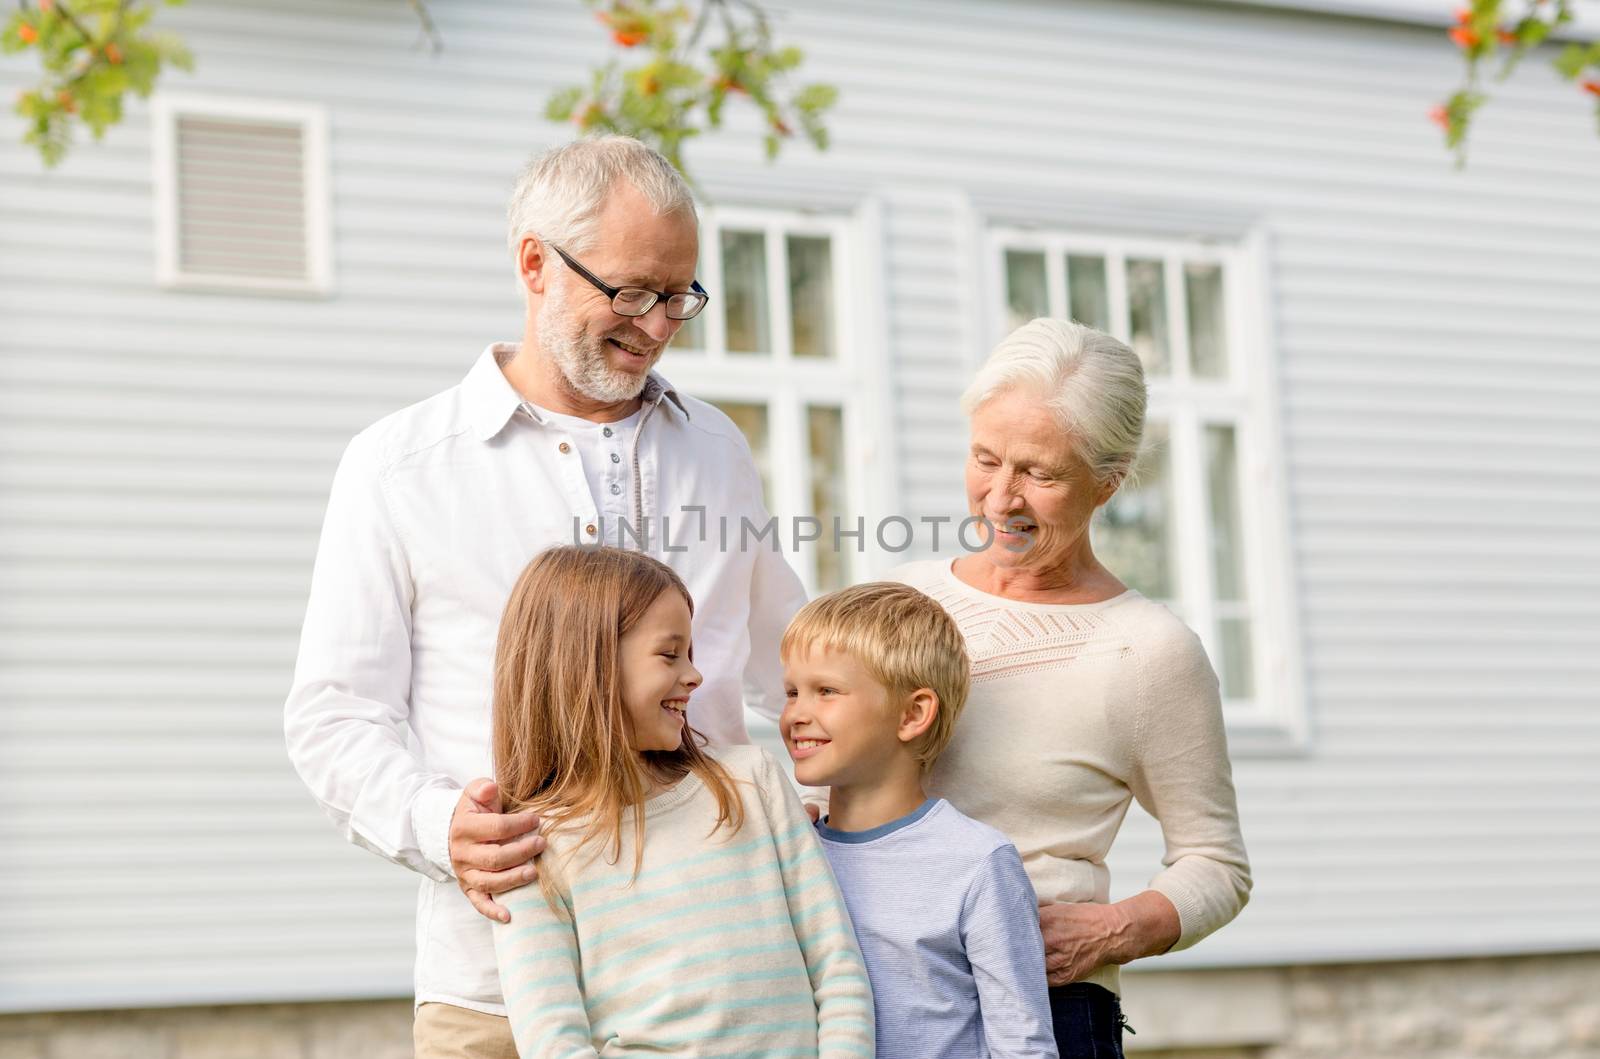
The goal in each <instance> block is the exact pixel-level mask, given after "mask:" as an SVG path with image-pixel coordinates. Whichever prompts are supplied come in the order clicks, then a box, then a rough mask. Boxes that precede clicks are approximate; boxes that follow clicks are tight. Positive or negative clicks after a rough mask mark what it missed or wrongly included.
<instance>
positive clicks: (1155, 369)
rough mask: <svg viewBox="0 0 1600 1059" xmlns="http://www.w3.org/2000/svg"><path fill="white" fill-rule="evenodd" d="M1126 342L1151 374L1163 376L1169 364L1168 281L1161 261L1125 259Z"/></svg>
mask: <svg viewBox="0 0 1600 1059" xmlns="http://www.w3.org/2000/svg"><path fill="white" fill-rule="evenodd" d="M1128 322H1129V330H1130V331H1131V333H1132V340H1131V341H1130V342H1129V343H1128V344H1129V345H1131V346H1132V347H1133V351H1134V352H1135V353H1137V354H1139V359H1140V360H1142V361H1144V370H1145V371H1146V372H1148V373H1149V374H1151V375H1165V374H1167V371H1168V365H1169V363H1170V361H1171V359H1172V358H1171V354H1170V353H1169V352H1168V346H1169V342H1168V336H1167V281H1166V275H1165V270H1164V269H1163V267H1162V264H1161V262H1160V261H1148V260H1140V259H1138V258H1129V259H1128Z"/></svg>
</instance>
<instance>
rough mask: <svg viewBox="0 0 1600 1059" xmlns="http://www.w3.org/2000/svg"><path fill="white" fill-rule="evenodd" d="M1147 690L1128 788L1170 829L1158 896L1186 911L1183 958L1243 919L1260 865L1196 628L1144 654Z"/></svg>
mask: <svg viewBox="0 0 1600 1059" xmlns="http://www.w3.org/2000/svg"><path fill="white" fill-rule="evenodd" d="M1139 683H1140V695H1139V703H1138V709H1137V712H1136V723H1137V728H1136V731H1135V738H1134V755H1135V757H1134V767H1133V770H1132V773H1131V775H1130V776H1129V780H1128V786H1129V787H1130V788H1131V789H1132V791H1133V796H1134V797H1135V798H1137V799H1138V800H1139V804H1140V805H1141V806H1143V807H1144V809H1145V811H1147V812H1148V813H1149V814H1150V815H1151V816H1153V817H1155V819H1156V821H1157V822H1158V823H1159V824H1160V825H1161V835H1162V838H1163V839H1164V840H1165V843H1166V853H1165V855H1164V856H1163V857H1162V858H1161V863H1162V864H1163V865H1165V870H1164V871H1162V872H1161V873H1160V874H1158V875H1157V876H1156V877H1155V878H1153V879H1151V880H1150V888H1151V889H1152V890H1155V891H1156V892H1158V893H1160V894H1163V895H1164V896H1165V897H1166V898H1167V899H1168V900H1169V901H1171V902H1172V904H1173V907H1175V908H1176V909H1177V910H1178V922H1179V924H1180V926H1181V933H1180V935H1179V938H1178V941H1177V943H1176V944H1174V945H1173V946H1172V950H1171V951H1174V952H1175V951H1177V950H1179V949H1185V948H1188V947H1189V946H1190V945H1193V944H1194V943H1195V942H1197V941H1199V940H1200V939H1201V938H1203V937H1205V936H1206V935H1207V934H1210V933H1211V932H1212V931H1214V930H1216V929H1217V928H1219V927H1221V926H1223V925H1224V924H1225V923H1227V922H1229V921H1230V920H1232V919H1233V917H1235V916H1237V915H1238V914H1239V910H1240V909H1242V908H1243V907H1244V905H1245V902H1246V901H1247V900H1249V897H1250V861H1249V858H1248V857H1247V856H1246V854H1245V849H1244V837H1243V836H1242V835H1241V834H1240V832H1239V806H1238V802H1237V800H1236V798H1235V796H1234V790H1233V769H1232V766H1231V765H1230V764H1229V761H1228V737H1227V733H1226V731H1225V730H1224V728H1223V722H1222V697H1221V693H1220V690H1219V688H1218V685H1217V674H1216V672H1215V671H1214V670H1213V669H1212V668H1211V663H1210V662H1209V661H1208V660H1207V659H1206V654H1205V648H1204V647H1202V646H1201V644H1200V641H1199V639H1198V638H1197V637H1196V636H1195V635H1194V633H1193V632H1191V631H1189V630H1188V629H1187V628H1181V627H1180V628H1177V629H1175V630H1172V631H1168V632H1165V633H1160V634H1157V635H1155V636H1154V637H1153V638H1152V641H1151V643H1150V644H1149V647H1148V649H1147V650H1144V651H1141V657H1140V681H1139Z"/></svg>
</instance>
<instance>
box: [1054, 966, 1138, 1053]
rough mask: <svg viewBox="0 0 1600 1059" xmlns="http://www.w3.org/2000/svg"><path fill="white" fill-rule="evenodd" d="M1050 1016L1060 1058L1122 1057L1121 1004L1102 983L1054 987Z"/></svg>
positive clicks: (1082, 983) (1080, 983) (1078, 983)
mask: <svg viewBox="0 0 1600 1059" xmlns="http://www.w3.org/2000/svg"><path fill="white" fill-rule="evenodd" d="M1050 1020H1051V1021H1052V1022H1053V1023H1054V1024H1055V1031H1056V1050H1057V1051H1059V1052H1060V1053H1061V1059H1123V1056H1122V1026H1123V1022H1122V1005H1121V1004H1120V1003H1118V1001H1117V995H1116V994H1115V993H1113V992H1112V991H1111V990H1109V989H1107V988H1105V987H1104V986H1098V985H1091V984H1089V983H1088V982H1074V983H1072V984H1071V985H1058V986H1055V987H1053V988H1052V989H1051V990H1050Z"/></svg>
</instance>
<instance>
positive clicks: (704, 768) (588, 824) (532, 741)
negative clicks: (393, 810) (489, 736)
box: [494, 545, 744, 904]
mask: <svg viewBox="0 0 1600 1059" xmlns="http://www.w3.org/2000/svg"><path fill="white" fill-rule="evenodd" d="M663 592H677V593H678V594H679V595H681V596H682V597H683V600H684V602H685V603H687V604H688V605H689V613H690V614H693V613H694V600H693V599H692V598H690V596H689V590H688V589H687V588H686V587H684V584H683V581H682V580H681V579H680V578H679V577H678V575H677V574H676V573H674V572H673V571H672V569H671V568H670V567H668V566H667V565H666V564H664V563H662V562H659V561H657V560H655V559H652V558H650V557H649V556H647V555H642V554H640V553H638V552H630V551H624V550H623V549H621V548H594V547H578V546H574V545H566V546H562V547H558V548H550V549H548V550H546V551H544V552H541V553H540V554H539V556H538V557H537V558H535V559H534V560H533V561H532V562H531V563H529V564H528V566H527V568H526V569H524V570H523V571H522V576H521V577H519V578H518V579H517V584H516V587H515V588H513V589H512V590H511V599H510V601H509V602H508V603H507V604H506V610H505V615H504V616H503V617H502V618H501V619H500V636H499V641H498V643H497V644H496V647H495V660H494V768H495V777H496V779H497V781H498V782H499V784H500V792H501V798H502V800H503V803H504V805H505V811H506V812H517V811H520V810H523V809H532V810H535V811H537V812H538V813H539V814H540V816H541V817H542V818H543V821H542V826H544V827H546V828H551V827H556V828H559V827H561V826H563V825H566V826H569V827H573V828H576V831H575V833H576V834H578V836H579V842H578V844H577V846H576V847H575V849H574V850H573V853H574V855H575V854H576V853H577V852H578V851H579V850H581V849H583V848H584V847H585V846H588V845H589V844H591V843H593V842H596V841H599V840H601V839H607V840H608V842H607V846H608V847H609V850H608V852H607V860H608V861H610V862H611V863H616V861H617V859H618V858H619V857H620V856H621V852H622V818H623V815H624V813H625V812H626V811H627V810H628V809H629V808H632V807H637V806H640V805H641V804H642V803H643V802H644V800H645V798H646V795H647V792H648V791H649V790H650V782H651V780H655V781H657V782H664V783H671V782H673V781H674V780H677V779H680V778H682V777H683V776H685V775H687V774H689V773H691V772H692V773H694V774H695V775H696V776H698V777H699V778H700V780H701V782H703V783H704V784H705V785H706V787H707V788H708V789H709V790H710V791H711V793H712V794H713V795H715V797H716V799H717V820H716V823H715V824H713V825H712V828H711V832H712V833H715V831H716V829H717V828H718V827H721V826H722V825H723V824H727V825H729V829H730V830H731V831H734V832H737V831H738V830H739V829H740V828H741V827H743V826H744V803H743V801H742V800H741V799H740V797H739V793H738V790H737V789H736V788H735V786H734V783H733V780H732V778H731V777H730V776H729V775H728V773H727V771H726V770H725V769H724V768H723V767H722V766H721V765H720V764H719V763H718V762H717V761H715V760H714V759H712V758H711V757H709V756H707V755H706V754H705V752H704V751H703V749H702V747H703V746H704V745H705V740H704V737H703V736H701V735H700V734H699V733H698V732H696V731H694V730H693V729H692V728H690V727H689V726H688V725H687V723H686V724H685V725H684V732H683V743H682V744H681V745H680V746H679V747H678V749H677V750H651V751H645V752H643V753H641V752H639V751H636V750H634V749H633V747H632V746H631V745H630V743H629V738H628V727H627V715H626V711H625V710H624V708H623V705H622V684H621V673H620V668H621V660H620V656H619V653H618V645H619V643H620V642H621V640H622V636H623V634H624V633H626V632H627V631H628V630H629V629H631V628H633V626H634V625H636V624H637V623H638V621H639V619H640V618H641V617H642V616H643V615H644V612H645V611H646V610H648V609H649V608H650V605H651V604H652V603H654V602H655V601H656V599H657V598H659V597H660V596H661V594H662V593H663ZM633 822H634V843H633V848H634V858H633V870H634V873H635V874H636V875H637V873H638V871H639V868H640V865H641V863H642V860H643V857H644V815H643V813H642V812H638V811H636V812H634V814H633ZM539 875H540V879H541V881H542V882H546V880H547V875H546V873H545V872H542V871H541V872H540V873H539ZM545 894H546V896H547V897H552V896H553V891H552V890H551V889H550V887H549V885H548V882H546V885H545ZM554 903H555V902H554V901H552V904H554Z"/></svg>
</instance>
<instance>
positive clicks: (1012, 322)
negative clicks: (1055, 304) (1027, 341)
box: [1006, 250, 1050, 331]
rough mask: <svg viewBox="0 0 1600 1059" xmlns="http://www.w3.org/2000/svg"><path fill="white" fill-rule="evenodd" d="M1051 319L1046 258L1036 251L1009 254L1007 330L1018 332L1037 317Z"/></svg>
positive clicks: (1007, 271) (1007, 268) (1010, 251)
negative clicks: (1018, 329) (1048, 317)
mask: <svg viewBox="0 0 1600 1059" xmlns="http://www.w3.org/2000/svg"><path fill="white" fill-rule="evenodd" d="M1049 315H1050V290H1049V281H1048V280H1047V279H1046V278H1045V267H1044V254H1043V253H1041V252H1039V251H1037V250H1007V251H1006V330H1007V331H1015V330H1016V329H1017V328H1019V327H1021V326H1022V325H1023V324H1025V323H1027V322H1028V321H1029V320H1032V319H1033V318H1034V317H1036V316H1049Z"/></svg>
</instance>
